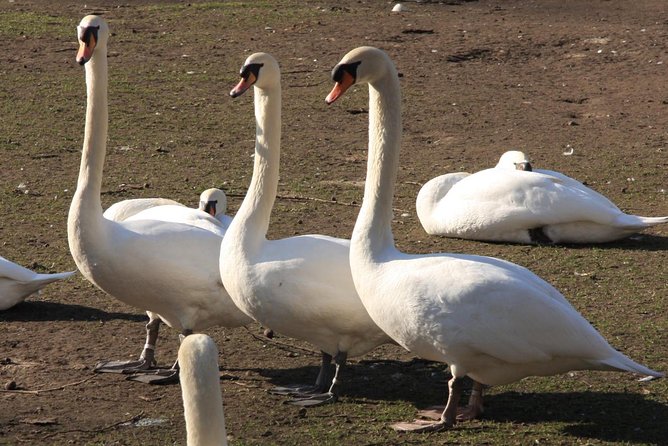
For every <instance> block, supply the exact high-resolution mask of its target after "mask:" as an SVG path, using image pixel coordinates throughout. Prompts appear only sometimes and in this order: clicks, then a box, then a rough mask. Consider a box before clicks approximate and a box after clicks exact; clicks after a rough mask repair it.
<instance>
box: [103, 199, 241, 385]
mask: <svg viewBox="0 0 668 446" xmlns="http://www.w3.org/2000/svg"><path fill="white" fill-rule="evenodd" d="M221 195H222V196H221ZM218 201H224V205H223V207H222V208H221V210H222V212H221V213H220V214H219V215H222V217H226V218H229V217H227V216H226V215H224V213H225V210H226V209H227V197H226V196H225V193H224V192H223V191H221V190H220V189H207V190H205V191H204V192H202V193H201V194H200V197H199V204H198V208H197V209H192V208H189V207H186V206H184V205H182V204H181V203H179V202H177V201H174V200H170V199H166V198H133V199H128V200H123V201H119V202H117V203H114V204H112V205H111V206H110V207H109V208H107V210H106V211H104V213H103V214H102V215H103V216H104V218H106V219H108V220H113V221H116V222H121V221H136V220H159V221H165V222H173V223H184V224H189V225H193V226H197V227H200V228H202V229H205V230H208V231H210V232H213V233H214V234H217V235H218V236H220V239H221V240H220V241H221V242H222V237H223V235H225V229H226V228H227V226H228V225H229V223H227V224H223V223H222V222H221V220H220V219H218V218H214V216H215V215H216V207H215V206H216V203H217V202H218ZM146 314H147V315H148V318H149V321H148V323H147V324H146V341H145V343H144V347H143V349H142V352H141V354H140V355H139V359H138V360H136V361H127V360H123V361H104V362H100V363H98V364H97V365H96V366H95V369H94V370H95V371H96V372H99V373H134V374H135V376H134V377H132V378H131V379H133V380H141V381H144V382H165V381H170V380H172V379H173V376H171V375H172V374H173V371H172V370H171V369H170V370H167V371H156V370H151V372H150V373H148V374H145V373H144V371H146V370H147V369H150V368H152V367H153V366H155V365H156V361H155V346H156V343H157V340H158V333H159V330H160V324H161V319H160V315H158V314H156V313H154V312H152V311H147V312H146ZM139 372H141V374H139ZM164 374H166V375H167V377H166V378H165V377H162V376H161V375H164Z"/></svg>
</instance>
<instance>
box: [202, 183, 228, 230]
mask: <svg viewBox="0 0 668 446" xmlns="http://www.w3.org/2000/svg"><path fill="white" fill-rule="evenodd" d="M198 209H199V210H200V211H204V212H206V213H207V214H209V215H211V216H212V217H213V218H215V219H216V220H218V221H219V222H220V223H221V224H222V225H223V227H224V228H225V229H226V230H227V228H229V227H230V223H232V217H230V216H229V215H226V214H225V213H226V212H227V195H225V192H223V191H222V190H220V189H217V188H215V187H213V188H211V189H207V190H205V191H204V192H202V193H201V194H200V197H199V208H198Z"/></svg>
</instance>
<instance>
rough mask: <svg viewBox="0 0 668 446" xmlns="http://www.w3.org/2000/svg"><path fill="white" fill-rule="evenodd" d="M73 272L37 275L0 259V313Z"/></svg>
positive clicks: (2, 258)
mask: <svg viewBox="0 0 668 446" xmlns="http://www.w3.org/2000/svg"><path fill="white" fill-rule="evenodd" d="M75 272H76V271H69V272H65V273H56V274H39V273H36V272H34V271H31V270H29V269H28V268H24V267H22V266H21V265H17V264H16V263H13V262H10V261H9V260H7V259H5V258H4V257H0V311H2V310H7V309H9V308H11V307H13V306H14V305H16V304H18V303H21V302H23V301H24V300H25V299H26V298H27V297H28V296H30V295H31V294H34V293H36V292H38V291H39V290H40V289H42V288H43V287H45V286H46V285H48V284H50V283H51V282H55V281H57V280H61V279H66V278H68V277H70V276H71V275H72V274H74V273H75Z"/></svg>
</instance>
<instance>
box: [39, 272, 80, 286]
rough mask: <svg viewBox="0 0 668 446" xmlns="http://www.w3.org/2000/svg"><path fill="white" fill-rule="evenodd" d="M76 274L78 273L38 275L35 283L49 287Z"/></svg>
mask: <svg viewBox="0 0 668 446" xmlns="http://www.w3.org/2000/svg"><path fill="white" fill-rule="evenodd" d="M74 273H76V271H67V272H64V273H55V274H38V275H37V277H36V278H35V280H34V281H33V282H35V283H39V284H40V285H47V284H49V283H51V282H55V281H57V280H62V279H67V278H68V277H70V276H71V275H73V274H74Z"/></svg>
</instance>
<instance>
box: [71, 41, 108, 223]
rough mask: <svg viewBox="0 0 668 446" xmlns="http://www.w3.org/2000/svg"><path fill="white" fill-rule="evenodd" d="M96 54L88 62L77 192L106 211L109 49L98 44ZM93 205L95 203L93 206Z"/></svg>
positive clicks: (89, 202) (88, 201) (83, 198)
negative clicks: (103, 198)
mask: <svg viewBox="0 0 668 446" xmlns="http://www.w3.org/2000/svg"><path fill="white" fill-rule="evenodd" d="M95 51H96V54H95V57H93V58H92V59H91V60H90V61H89V62H88V63H87V64H86V91H87V95H88V101H87V104H86V128H85V133H84V141H83V153H82V156H81V167H80V169H79V181H78V183H77V194H79V195H81V199H82V200H85V201H86V202H87V203H88V204H90V205H93V204H95V205H96V206H95V208H96V209H97V208H98V207H99V209H100V212H101V211H102V204H101V201H100V190H101V188H102V170H103V166H104V158H105V154H106V150H107V127H108V122H109V117H108V108H107V84H108V80H107V52H106V50H105V49H104V48H96V50H95ZM91 207H92V206H91Z"/></svg>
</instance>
